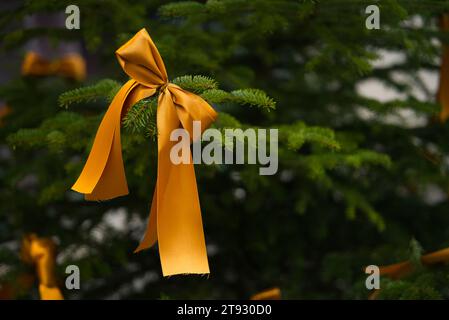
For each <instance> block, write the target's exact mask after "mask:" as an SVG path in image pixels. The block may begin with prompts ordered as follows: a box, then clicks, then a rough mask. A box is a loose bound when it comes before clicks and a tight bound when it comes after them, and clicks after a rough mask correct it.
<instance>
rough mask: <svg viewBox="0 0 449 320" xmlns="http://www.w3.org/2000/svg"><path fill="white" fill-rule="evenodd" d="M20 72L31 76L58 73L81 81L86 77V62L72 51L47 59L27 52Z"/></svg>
mask: <svg viewBox="0 0 449 320" xmlns="http://www.w3.org/2000/svg"><path fill="white" fill-rule="evenodd" d="M22 74H23V75H32V76H49V75H60V76H63V77H67V78H72V79H75V80H77V81H82V80H84V78H86V62H85V61H84V59H83V57H81V56H80V55H79V54H76V53H73V54H69V55H66V56H64V57H62V58H60V59H55V60H53V61H49V60H47V59H45V58H43V57H41V56H40V55H39V54H37V53H35V52H28V53H27V54H26V55H25V58H24V60H23V63H22Z"/></svg>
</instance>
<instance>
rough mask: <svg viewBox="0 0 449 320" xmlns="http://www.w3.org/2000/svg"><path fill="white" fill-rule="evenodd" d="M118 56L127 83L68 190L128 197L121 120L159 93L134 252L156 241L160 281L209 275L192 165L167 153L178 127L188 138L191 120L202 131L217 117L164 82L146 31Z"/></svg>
mask: <svg viewBox="0 0 449 320" xmlns="http://www.w3.org/2000/svg"><path fill="white" fill-rule="evenodd" d="M116 55H117V58H118V61H119V63H120V65H121V66H122V68H123V70H124V71H125V72H126V73H127V74H128V75H129V76H130V77H131V80H129V81H128V82H126V83H125V84H124V85H123V86H122V88H121V89H120V90H119V92H118V93H117V95H116V96H115V97H114V99H113V101H112V103H111V105H110V106H109V108H108V110H107V112H106V114H105V116H104V118H103V120H102V121H101V124H100V127H99V128H98V131H97V134H96V136H95V141H94V144H93V146H92V150H91V152H90V154H89V157H88V159H87V162H86V164H85V166H84V169H83V171H82V172H81V175H80V176H79V178H78V180H77V181H76V183H75V184H74V185H73V187H72V189H73V190H75V191H78V192H80V193H84V194H85V197H86V199H87V200H106V199H112V198H115V197H118V196H123V195H126V194H128V186H127V183H126V177H125V171H124V167H123V160H122V153H121V143H120V124H121V119H122V117H123V115H124V114H125V113H126V112H127V110H128V108H129V107H130V106H132V105H133V104H135V103H136V102H137V101H139V100H141V99H144V98H147V97H150V96H152V95H154V94H156V93H157V92H159V97H158V108H157V130H158V139H157V141H158V163H157V181H156V188H155V191H154V194H153V201H152V205H151V212H150V218H149V220H148V225H147V229H146V232H145V236H144V238H143V240H142V242H141V243H140V245H139V246H138V248H137V249H136V252H137V251H140V250H143V249H146V248H149V247H151V246H152V245H153V244H155V243H156V242H158V245H159V254H160V259H161V265H162V272H163V275H164V276H169V275H174V274H183V273H184V274H185V273H197V274H203V273H209V265H208V261H207V252H206V245H205V241H204V234H203V225H202V221H201V210H200V203H199V198H198V190H197V185H196V179H195V171H194V167H193V163H192V161H190V163H189V164H184V163H181V164H173V163H172V162H171V161H170V149H171V148H172V146H173V145H174V144H175V142H173V141H170V134H171V132H172V131H173V130H175V129H177V128H180V127H182V128H184V129H185V130H187V131H188V133H189V134H190V137H192V135H193V121H201V132H203V131H204V130H205V129H206V128H207V127H209V126H210V124H211V123H212V122H213V121H214V120H215V119H216V117H217V113H216V112H215V111H214V109H213V108H212V107H211V106H210V105H209V104H208V103H207V102H206V101H204V100H203V99H202V98H201V97H199V96H197V95H195V94H193V93H191V92H188V91H185V90H183V89H182V88H180V87H179V86H177V85H174V84H172V83H169V82H168V76H167V72H166V70H165V66H164V62H163V61H162V58H161V56H160V55H159V52H158V50H157V48H156V46H155V44H154V43H153V41H152V39H151V38H150V36H149V34H148V33H147V31H146V30H145V29H142V30H140V31H139V32H138V33H137V34H136V35H135V36H134V37H133V38H132V39H130V40H129V41H128V42H127V43H125V44H124V45H123V46H122V47H121V48H119V49H118V50H117V51H116ZM190 160H192V157H191V155H190Z"/></svg>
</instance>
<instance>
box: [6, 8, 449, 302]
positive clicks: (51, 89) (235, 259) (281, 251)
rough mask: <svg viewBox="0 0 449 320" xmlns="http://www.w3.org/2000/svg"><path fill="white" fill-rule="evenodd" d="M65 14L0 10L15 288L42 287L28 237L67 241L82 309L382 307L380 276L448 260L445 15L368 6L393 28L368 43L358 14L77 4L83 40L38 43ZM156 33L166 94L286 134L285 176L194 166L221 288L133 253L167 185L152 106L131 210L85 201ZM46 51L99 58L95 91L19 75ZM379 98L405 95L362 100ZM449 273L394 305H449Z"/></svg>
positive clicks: (70, 33)
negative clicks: (122, 305)
mask: <svg viewBox="0 0 449 320" xmlns="http://www.w3.org/2000/svg"><path fill="white" fill-rule="evenodd" d="M69 4H73V3H69V2H66V1H54V0H41V1H12V2H11V3H9V4H8V5H6V4H5V5H3V4H2V14H1V18H0V30H1V35H0V43H1V52H0V55H1V57H2V59H1V60H0V66H1V70H2V72H3V71H4V72H3V73H4V75H3V76H2V78H1V79H2V83H1V86H0V99H1V100H2V101H4V102H5V103H6V104H7V105H8V106H10V108H11V110H12V112H11V113H10V114H9V115H8V116H6V117H5V118H4V119H2V126H1V127H0V144H1V149H0V283H3V284H5V283H16V282H17V281H16V280H17V277H18V276H19V275H20V274H22V273H24V272H30V270H29V269H27V267H26V266H24V264H23V262H22V261H21V260H20V258H19V255H18V251H19V247H20V241H21V239H22V237H23V236H24V235H25V234H27V233H29V232H36V233H38V234H39V235H42V236H51V237H53V238H54V239H55V241H57V242H58V247H59V254H58V257H57V263H58V276H59V278H60V279H61V284H63V279H64V276H65V274H64V270H65V266H67V265H69V264H76V265H78V266H79V267H80V270H81V289H80V290H76V291H68V290H64V292H63V293H64V295H65V297H66V298H68V299H86V298H98V299H108V298H123V299H131V298H139V299H140V298H145V299H159V298H162V299H175V298H183V299H214V298H228V299H235V298H238V299H246V298H248V297H249V296H250V295H252V294H254V293H255V292H258V291H260V290H263V289H265V288H268V287H273V286H278V287H279V288H281V290H282V294H283V298H286V299H366V298H368V296H369V294H370V292H369V291H368V290H367V289H366V288H365V285H364V284H365V278H366V274H365V273H364V266H366V265H370V264H375V265H384V264H389V263H394V262H398V261H402V260H407V259H412V258H413V254H415V255H416V250H410V241H411V240H412V239H413V238H415V239H416V240H417V242H418V243H419V244H420V245H421V246H422V247H423V250H424V252H430V251H435V250H438V249H441V248H444V247H447V246H448V245H449V215H448V209H449V202H448V186H449V177H448V169H449V161H448V160H449V158H448V153H449V143H448V142H447V137H448V136H449V126H448V125H447V124H444V123H439V122H438V121H436V120H435V118H436V115H437V114H438V112H439V110H440V106H439V104H438V103H437V102H436V98H435V95H436V93H435V88H432V87H431V86H429V83H428V81H427V80H426V79H427V78H426V77H425V76H423V75H433V76H435V75H437V74H438V71H439V68H440V57H441V54H442V45H441V43H447V42H449V35H448V34H444V33H442V32H440V30H439V29H438V24H437V22H438V18H439V16H440V15H441V14H442V13H444V12H446V11H448V10H449V1H430V0H420V1H415V0H407V1H406V0H403V1H401V0H379V1H372V3H370V4H376V5H378V6H379V8H380V13H381V20H380V21H381V28H380V29H379V30H368V29H367V28H366V27H365V20H366V18H367V14H366V13H365V8H366V6H367V5H368V4H367V2H366V1H362V0H332V1H324V0H321V1H319V0H314V1H312V0H310V1H307V0H302V1H301V0H297V1H294V0H251V1H248V0H247V1H245V0H222V1H220V0H209V1H157V0H143V1H138V2H137V1H128V0H123V1H120V0H104V1H96V0H79V1H77V2H76V3H75V4H76V5H78V6H79V8H80V12H81V28H80V30H67V29H64V28H60V29H54V28H53V29H51V28H31V29H24V28H23V24H22V21H23V19H24V17H26V16H27V15H30V14H36V13H46V12H61V11H62V12H64V10H65V7H66V6H67V5H69ZM142 27H145V28H147V30H148V31H149V33H150V34H151V36H152V38H153V40H154V41H155V43H156V45H157V47H158V49H159V51H160V53H161V56H162V57H163V59H164V62H165V65H166V67H167V72H168V75H169V77H170V79H177V81H181V83H182V84H181V86H183V87H188V88H189V90H194V91H196V92H198V93H199V94H202V95H203V96H204V97H205V98H206V99H207V100H208V101H210V102H211V103H212V105H213V106H214V107H215V108H216V110H217V111H219V113H220V116H219V119H218V120H217V122H216V123H215V124H214V126H215V127H217V128H225V127H258V128H278V129H279V130H280V131H279V148H280V149H279V171H278V173H277V174H276V175H273V176H260V175H259V174H258V167H257V166H255V165H212V166H207V165H196V169H195V170H196V174H197V180H198V188H199V194H200V200H201V206H202V215H203V223H204V227H205V235H206V242H207V244H208V254H209V262H210V266H211V274H210V276H208V277H199V276H175V277H170V278H163V277H162V276H161V270H160V264H159V257H158V255H157V250H155V249H151V250H148V251H145V252H142V253H139V254H133V253H132V251H133V249H134V248H135V247H136V246H137V243H138V241H139V239H140V237H141V236H142V234H143V229H144V227H145V220H146V219H147V216H148V212H149V202H150V201H151V195H152V190H153V188H154V182H155V172H156V170H155V168H156V157H155V150H156V145H155V143H156V142H155V140H154V135H155V128H154V117H155V112H154V108H155V105H154V103H153V102H152V101H151V99H149V100H148V101H143V102H142V103H138V104H137V105H135V106H133V107H132V108H131V109H130V112H129V114H128V115H127V117H126V118H125V119H124V122H125V123H124V127H125V130H124V133H123V156H124V161H125V168H126V173H127V178H128V183H129V187H130V194H129V195H128V196H126V197H121V198H118V199H114V200H111V201H107V202H101V203H96V202H85V201H84V200H83V199H82V197H81V196H80V195H79V194H76V193H75V192H72V191H70V187H71V185H72V184H73V182H74V181H75V180H76V177H77V176H78V175H79V173H80V171H81V169H82V166H83V164H84V160H85V159H86V156H87V154H88V151H89V149H90V145H91V142H92V139H93V137H94V135H95V132H96V128H97V127H98V124H99V121H100V119H101V116H102V115H103V113H104V111H105V110H106V108H107V105H108V101H109V100H110V98H111V96H113V94H114V92H116V91H115V90H116V89H117V88H118V86H120V84H121V83H123V82H124V81H125V80H126V75H125V74H124V72H123V71H122V70H121V68H120V66H119V64H118V63H117V61H116V58H115V55H114V52H115V50H116V49H117V48H118V47H120V45H122V44H123V43H124V42H126V41H127V40H128V39H129V38H130V37H131V36H132V35H133V34H134V33H135V32H137V31H138V30H140V29H141V28H142ZM43 35H45V36H46V37H48V38H50V39H52V41H55V42H56V43H57V42H61V41H68V40H71V41H79V42H81V43H82V44H83V48H84V49H83V50H84V52H83V53H84V55H85V57H86V59H87V62H88V71H89V72H88V78H87V80H86V81H85V83H83V84H80V83H75V82H73V81H67V80H64V79H61V78H57V77H46V78H33V77H23V76H21V75H20V63H21V61H22V57H23V56H24V54H25V47H24V46H25V45H26V43H27V42H28V41H29V40H30V39H33V38H36V37H41V36H43ZM389 55H393V56H397V57H399V58H398V59H395V60H394V61H393V62H391V63H379V61H383V59H384V58H385V56H389ZM191 75H201V76H202V77H190V76H191ZM111 79H113V80H111ZM368 81H376V82H377V83H381V84H382V85H383V86H384V88H386V89H385V90H394V91H395V92H396V93H397V95H396V97H395V98H393V99H385V97H384V96H383V94H382V93H380V94H377V95H371V96H367V95H364V94H362V92H361V89H360V88H361V86H362V85H363V84H364V83H367V82H368ZM189 86H190V87H189ZM80 87H84V88H82V89H77V88H80ZM248 88H254V89H258V90H260V91H255V90H249V89H248ZM214 90H215V91H214ZM175 198H176V195H174V200H175ZM412 243H414V242H412ZM415 258H416V257H415ZM448 271H449V269H448V268H447V267H445V266H444V265H442V266H441V265H440V266H435V267H431V268H427V267H423V268H420V269H419V270H417V272H415V273H414V274H413V275H411V276H409V277H407V278H404V279H401V280H397V281H393V280H388V279H383V278H382V282H381V288H382V290H381V292H380V294H379V296H378V298H384V299H436V298H438V299H439V298H448V296H449V292H448V288H449V279H448ZM37 297H38V295H37V289H32V290H31V289H27V290H18V291H17V294H16V295H15V296H14V297H12V298H23V299H35V298H37Z"/></svg>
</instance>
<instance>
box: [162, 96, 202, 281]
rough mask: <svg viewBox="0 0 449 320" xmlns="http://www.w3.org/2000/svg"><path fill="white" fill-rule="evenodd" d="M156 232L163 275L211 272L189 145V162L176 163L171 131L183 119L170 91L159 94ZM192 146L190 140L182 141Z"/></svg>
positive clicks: (177, 126)
mask: <svg viewBox="0 0 449 320" xmlns="http://www.w3.org/2000/svg"><path fill="white" fill-rule="evenodd" d="M159 98H160V100H159V107H158V113H157V125H158V133H159V134H158V174H157V175H158V177H157V186H156V188H157V215H156V217H157V235H158V245H159V255H160V259H161V265H162V273H163V275H164V276H170V275H175V274H189V273H191V274H205V273H209V264H208V261H207V251H206V243H205V240H204V232H203V224H202V220H201V210H200V202H199V197H198V190H197V185H196V178H195V170H194V167H193V161H192V155H191V154H190V148H189V147H187V148H186V149H187V152H189V160H190V162H189V163H180V164H174V163H173V162H172V161H171V159H170V152H171V150H172V147H173V146H174V144H175V142H173V141H170V134H171V133H172V131H173V130H174V129H177V128H179V125H180V121H179V118H178V115H177V112H176V107H175V105H174V103H173V101H172V96H171V93H170V92H168V90H166V91H165V92H164V93H163V94H162V97H161V96H160V97H159ZM181 143H187V144H188V146H189V145H190V141H183V142H181Z"/></svg>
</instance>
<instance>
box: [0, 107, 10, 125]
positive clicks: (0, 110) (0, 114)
mask: <svg viewBox="0 0 449 320" xmlns="http://www.w3.org/2000/svg"><path fill="white" fill-rule="evenodd" d="M11 111H12V109H11V108H10V107H9V106H8V105H5V104H4V105H0V128H1V127H3V126H4V124H5V123H4V119H3V118H5V117H6V116H7V115H9V114H10V113H11Z"/></svg>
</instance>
